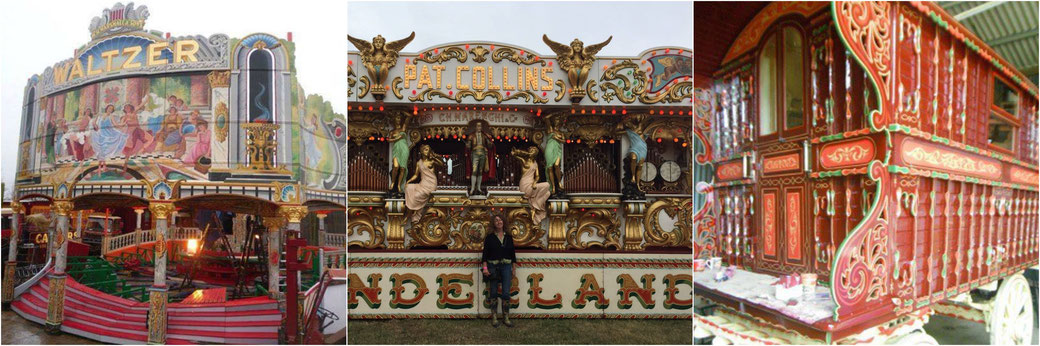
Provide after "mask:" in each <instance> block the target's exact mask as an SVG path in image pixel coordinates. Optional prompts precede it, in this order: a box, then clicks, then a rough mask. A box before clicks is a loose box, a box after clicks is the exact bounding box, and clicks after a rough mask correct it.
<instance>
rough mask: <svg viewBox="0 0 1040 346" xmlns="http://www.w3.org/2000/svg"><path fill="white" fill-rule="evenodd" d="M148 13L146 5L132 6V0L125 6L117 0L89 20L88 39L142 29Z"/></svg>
mask: <svg viewBox="0 0 1040 346" xmlns="http://www.w3.org/2000/svg"><path fill="white" fill-rule="evenodd" d="M149 14H150V13H149V12H148V6H145V5H141V6H140V7H137V8H134V3H133V2H130V3H128V4H126V6H123V4H122V3H118V2H117V3H116V4H115V6H112V8H106V9H105V10H104V11H103V12H102V13H101V15H100V16H97V17H94V18H93V19H91V20H90V39H92V40H96V39H98V38H101V37H104V36H110V35H115V34H118V33H124V32H131V31H140V30H144V22H145V20H147V19H148V15H149Z"/></svg>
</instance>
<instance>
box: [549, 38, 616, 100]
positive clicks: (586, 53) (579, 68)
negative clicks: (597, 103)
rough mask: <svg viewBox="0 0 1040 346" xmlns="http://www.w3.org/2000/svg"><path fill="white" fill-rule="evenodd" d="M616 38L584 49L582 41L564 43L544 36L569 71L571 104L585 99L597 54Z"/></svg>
mask: <svg viewBox="0 0 1040 346" xmlns="http://www.w3.org/2000/svg"><path fill="white" fill-rule="evenodd" d="M613 38H614V37H613V36H611V37H608V38H607V40H606V41H603V42H601V43H597V44H593V45H589V46H588V47H584V43H582V42H581V40H578V39H574V41H571V44H570V45H569V46H568V45H564V44H562V43H559V42H556V41H553V40H550V39H549V36H547V35H542V41H543V42H545V44H546V45H548V46H549V48H551V49H552V50H553V52H556V60H557V61H559V62H560V68H563V69H564V70H566V71H567V79H568V82H570V86H571V92H570V94H571V102H573V103H578V102H581V99H583V98H585V79H586V78H588V75H589V70H590V69H592V65H593V64H594V63H595V61H596V56H595V55H596V53H599V51H600V50H601V49H603V47H606V46H607V44H609V43H610V40H611V39H613Z"/></svg>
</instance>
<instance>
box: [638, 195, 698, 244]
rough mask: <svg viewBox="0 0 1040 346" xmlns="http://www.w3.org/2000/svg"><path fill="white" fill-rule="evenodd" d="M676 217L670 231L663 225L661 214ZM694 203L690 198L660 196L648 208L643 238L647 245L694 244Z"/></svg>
mask: <svg viewBox="0 0 1040 346" xmlns="http://www.w3.org/2000/svg"><path fill="white" fill-rule="evenodd" d="M662 213H664V215H667V216H668V217H669V218H673V219H676V221H675V224H674V226H673V227H672V229H671V230H670V231H665V230H664V229H663V227H661V221H660V220H661V217H662V216H663V215H661V214H662ZM691 215H693V203H692V200H691V199H689V198H660V199H658V200H656V201H654V202H653V203H650V206H649V207H647V208H646V217H645V218H643V229H644V232H643V239H645V240H646V246H676V247H681V246H686V247H692V246H693V227H692V225H693V220H691V219H690V218H691Z"/></svg>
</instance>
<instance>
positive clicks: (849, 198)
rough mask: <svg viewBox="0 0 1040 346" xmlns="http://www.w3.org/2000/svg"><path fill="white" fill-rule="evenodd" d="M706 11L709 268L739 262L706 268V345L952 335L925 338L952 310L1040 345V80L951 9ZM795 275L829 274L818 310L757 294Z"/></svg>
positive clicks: (998, 336)
mask: <svg viewBox="0 0 1040 346" xmlns="http://www.w3.org/2000/svg"><path fill="white" fill-rule="evenodd" d="M695 16H696V20H695V37H696V40H695V44H696V46H695V62H694V77H695V86H696V87H698V89H697V100H698V104H697V111H698V117H699V119H697V131H698V137H699V138H701V139H702V140H703V141H705V142H706V143H703V144H705V145H704V146H703V147H704V148H705V149H706V150H705V152H704V153H703V154H699V155H697V158H698V163H699V164H704V165H706V166H710V167H712V168H713V169H709V170H708V171H712V173H711V175H710V176H707V177H703V174H702V177H701V179H703V180H704V182H703V183H698V187H699V188H698V193H701V194H704V195H705V196H706V197H707V198H706V204H705V205H704V208H703V209H704V210H703V212H701V213H698V219H697V220H695V223H697V227H696V229H697V230H698V231H697V232H696V234H697V246H696V248H697V251H698V253H697V257H698V258H711V257H720V258H721V259H722V261H723V262H724V263H725V264H726V265H732V266H734V267H736V268H738V269H739V270H738V271H736V275H735V276H733V279H731V280H730V281H724V282H717V281H716V280H715V275H714V274H715V272H714V271H710V270H709V271H704V272H696V273H695V275H694V281H695V286H694V287H695V295H696V296H697V297H698V298H699V299H700V301H701V302H702V303H704V304H703V306H707V307H708V308H707V309H700V310H698V312H697V313H696V315H695V321H696V330H697V331H696V333H697V334H698V336H706V335H714V336H715V337H716V339H715V341H716V343H725V342H737V343H747V342H763V343H796V344H798V343H868V342H869V343H878V342H908V343H934V342H935V340H934V339H932V338H931V337H930V336H928V335H927V334H925V333H924V332H923V329H922V326H923V324H924V323H926V322H927V319H928V317H929V316H930V315H931V314H933V313H940V314H947V315H952V316H957V317H962V318H968V319H971V320H975V321H979V322H984V323H987V327H988V328H989V330H990V331H991V334H992V335H991V340H992V341H993V343H1000V344H1010V343H1028V342H1030V341H1031V338H1032V334H1033V329H1034V327H1033V318H1034V317H1033V309H1034V308H1033V304H1034V303H1033V300H1032V299H1031V298H1030V288H1029V283H1028V282H1027V280H1026V279H1025V278H1024V277H1023V275H1022V274H1021V273H1022V272H1023V270H1024V269H1026V268H1028V267H1030V266H1034V265H1036V264H1037V262H1038V261H1037V258H1038V257H1037V254H1038V242H1037V240H1038V234H1037V230H1038V227H1040V225H1038V221H1040V220H1038V216H1040V215H1038V197H1040V194H1038V192H1037V191H1038V190H1037V186H1038V169H1037V154H1038V148H1037V121H1038V119H1037V116H1038V113H1037V87H1036V85H1034V84H1032V83H1031V82H1029V81H1028V79H1027V78H1026V77H1025V76H1024V75H1023V74H1022V73H1020V72H1018V71H1016V70H1015V69H1013V68H1011V67H1010V65H1009V63H1008V62H1007V61H1005V60H1004V59H1003V58H1001V57H1000V56H998V55H996V53H995V52H994V50H993V49H992V48H990V47H988V46H986V45H985V44H984V43H983V42H982V40H980V39H979V38H978V37H976V36H975V35H974V34H972V33H971V32H970V31H968V30H967V29H966V28H965V27H964V26H963V25H962V24H960V23H958V22H957V21H956V20H954V18H953V16H951V15H949V14H948V13H946V12H945V11H943V10H942V9H941V8H940V7H939V6H938V5H936V4H934V3H929V2H834V3H817V2H774V3H711V4H700V3H698V4H697V5H696V8H695ZM792 273H814V274H816V275H818V278H819V282H820V284H821V287H824V288H820V292H819V293H821V294H819V295H815V296H809V298H806V299H803V300H801V302H800V303H799V305H800V306H801V308H799V307H798V306H799V305H796V306H795V307H791V306H788V305H787V304H784V303H785V302H783V301H775V298H770V297H769V296H770V295H772V291H769V292H770V294H766V295H762V294H756V292H759V291H760V290H763V289H764V288H763V286H768V285H769V284H770V283H772V282H771V281H773V277H774V276H780V275H786V274H792ZM763 274H765V275H763ZM766 275H769V276H766ZM755 280H758V281H757V282H756V284H753V285H749V282H751V281H755ZM741 285H743V286H741ZM737 287H743V289H741V290H735V289H734V288H737ZM896 339H898V340H896Z"/></svg>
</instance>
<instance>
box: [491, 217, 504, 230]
mask: <svg viewBox="0 0 1040 346" xmlns="http://www.w3.org/2000/svg"><path fill="white" fill-rule="evenodd" d="M496 218H497V219H502V230H503V231H504V230H505V228H506V226H505V223H506V218H505V217H504V216H502V214H497V213H492V214H491V227H492V229H493V230H494V229H497V226H495V219H496Z"/></svg>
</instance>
